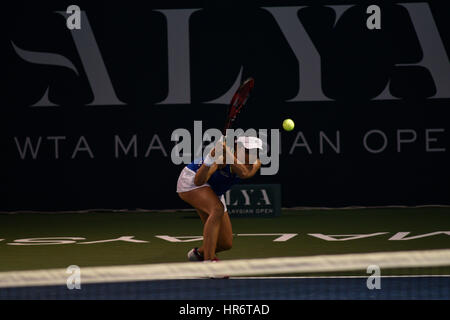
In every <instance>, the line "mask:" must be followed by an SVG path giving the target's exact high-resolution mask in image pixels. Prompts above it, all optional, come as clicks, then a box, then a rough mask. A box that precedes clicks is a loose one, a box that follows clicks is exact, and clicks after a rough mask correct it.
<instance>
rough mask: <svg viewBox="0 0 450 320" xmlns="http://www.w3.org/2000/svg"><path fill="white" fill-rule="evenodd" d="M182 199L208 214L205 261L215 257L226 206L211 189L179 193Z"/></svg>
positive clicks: (204, 243)
mask: <svg viewBox="0 0 450 320" xmlns="http://www.w3.org/2000/svg"><path fill="white" fill-rule="evenodd" d="M178 195H179V196H180V198H181V199H183V200H184V201H186V202H187V203H189V204H190V205H191V206H193V207H194V208H196V209H199V210H201V211H203V212H206V213H207V214H208V218H207V219H206V221H205V225H204V228H203V253H204V254H203V255H204V258H205V260H211V259H214V257H215V251H216V246H217V241H218V238H219V231H220V225H221V222H222V219H223V216H224V206H223V204H222V202H221V201H220V200H219V198H218V197H217V195H216V194H215V193H214V191H212V189H211V188H210V187H207V186H205V187H202V188H198V189H194V190H191V191H187V192H180V193H178Z"/></svg>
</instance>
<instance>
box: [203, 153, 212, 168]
mask: <svg viewBox="0 0 450 320" xmlns="http://www.w3.org/2000/svg"><path fill="white" fill-rule="evenodd" d="M203 164H204V165H205V166H207V167H211V166H212V165H213V164H214V158H213V157H211V154H209V153H208V155H207V156H206V158H205V159H203Z"/></svg>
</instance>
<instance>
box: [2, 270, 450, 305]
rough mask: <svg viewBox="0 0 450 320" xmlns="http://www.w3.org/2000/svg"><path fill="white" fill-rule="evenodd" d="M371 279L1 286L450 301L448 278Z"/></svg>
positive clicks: (87, 293) (105, 295) (28, 291)
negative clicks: (374, 285)
mask: <svg viewBox="0 0 450 320" xmlns="http://www.w3.org/2000/svg"><path fill="white" fill-rule="evenodd" d="M366 281H367V278H366V277H329V278H326V277H322V278H320V277H319V278H306V277H305V278H299V277H291V278H232V279H186V280H158V281H139V282H121V283H100V284H86V285H82V286H81V288H80V289H72V290H69V289H67V287H66V286H38V287H20V288H3V289H0V299H55V300H59V299H70V300H71V299H82V300H91V299H102V300H108V299H119V300H128V299H134V300H136V299H149V300H309V299H314V300H374V299H381V300H411V299H412V300H414V299H416V300H424V299H425V300H442V299H444V300H447V299H450V277H448V276H420V277H415V276H404V277H383V278H381V282H380V284H381V288H380V289H372V290H369V289H368V288H367V284H366Z"/></svg>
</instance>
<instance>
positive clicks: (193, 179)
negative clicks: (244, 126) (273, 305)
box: [177, 137, 262, 261]
mask: <svg viewBox="0 0 450 320" xmlns="http://www.w3.org/2000/svg"><path fill="white" fill-rule="evenodd" d="M251 149H262V140H261V139H259V138H256V137H239V138H237V141H236V144H235V148H234V152H233V151H231V150H230V149H229V148H228V147H227V146H226V145H225V143H223V150H224V152H223V158H225V159H233V161H232V163H231V164H227V163H226V161H224V159H223V158H222V157H215V149H212V150H211V152H210V153H209V154H208V156H207V157H206V158H205V159H204V160H203V162H202V163H198V161H193V162H192V163H190V164H189V165H187V166H186V167H185V168H183V170H182V171H181V174H180V176H179V178H178V182H177V193H178V195H179V196H180V198H181V199H183V200H184V201H186V202H187V203H189V204H190V205H191V206H192V207H194V208H195V210H196V211H197V213H198V215H199V216H200V219H201V220H202V222H203V225H204V226H203V246H201V247H200V248H194V249H192V250H190V251H189V252H188V259H189V260H190V261H216V260H217V257H216V253H217V252H220V251H224V250H229V249H231V247H232V243H233V231H232V228H231V221H230V217H229V215H228V212H227V206H226V204H225V198H224V194H225V192H227V191H228V190H229V189H230V188H231V186H232V185H234V184H236V183H239V181H240V180H241V179H248V178H251V177H253V176H254V175H255V173H256V172H257V171H258V170H259V168H260V167H261V162H260V161H259V159H257V158H256V159H255V161H254V162H253V163H249V162H250V153H249V150H251ZM242 152H243V154H239V153H242ZM216 158H217V159H216ZM238 159H245V161H244V162H243V163H242V161H238ZM228 161H229V160H228ZM229 162H231V161H229Z"/></svg>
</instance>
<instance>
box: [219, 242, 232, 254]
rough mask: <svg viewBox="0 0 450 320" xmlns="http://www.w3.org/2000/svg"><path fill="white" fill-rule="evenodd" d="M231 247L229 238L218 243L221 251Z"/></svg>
mask: <svg viewBox="0 0 450 320" xmlns="http://www.w3.org/2000/svg"><path fill="white" fill-rule="evenodd" d="M232 247H233V240H232V239H229V240H226V241H223V242H221V243H220V249H222V251H225V250H230V249H231V248H232Z"/></svg>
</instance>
